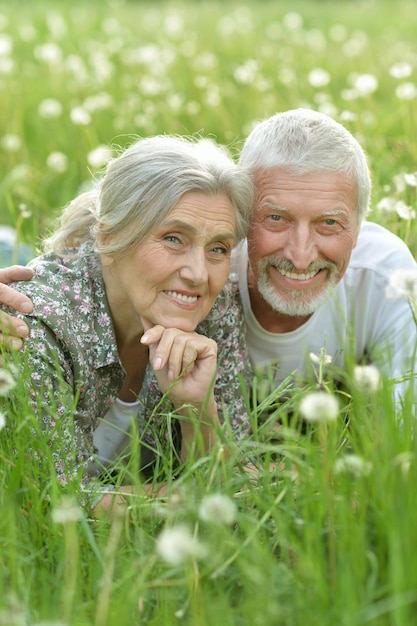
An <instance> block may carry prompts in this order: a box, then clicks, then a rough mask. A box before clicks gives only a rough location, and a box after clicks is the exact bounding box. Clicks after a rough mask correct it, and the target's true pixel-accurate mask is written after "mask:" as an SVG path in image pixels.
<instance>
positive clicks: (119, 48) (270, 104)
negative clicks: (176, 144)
mask: <svg viewBox="0 0 417 626" xmlns="http://www.w3.org/2000/svg"><path fill="white" fill-rule="evenodd" d="M416 26H417V17H416V15H415V7H414V2H406V1H405V0H404V1H399V0H398V1H390V0H386V1H383V0H379V1H378V0H374V1H373V2H372V1H366V2H365V1H363V2H359V1H358V2H349V1H348V0H345V1H342V0H339V1H336V2H330V0H329V1H323V0H322V1H319V0H317V1H313V0H310V1H307V0H304V1H302V0H298V1H297V0H294V1H292V2H289V1H288V0H280V1H279V2H278V1H275V2H272V1H271V2H267V1H265V2H256V3H255V2H246V3H244V4H242V3H241V2H211V1H210V0H208V1H206V2H204V1H201V2H197V1H196V2H191V1H190V2H170V3H168V2H162V1H161V2H140V1H137V2H133V1H132V2H121V1H113V2H104V1H98V0H97V1H94V0H91V1H88V2H81V1H72V2H66V1H64V0H56V1H55V2H52V1H50V2H46V1H42V0H36V2H35V1H32V2H29V1H17V0H14V1H13V0H12V1H9V2H7V3H6V2H0V51H1V52H0V98H1V99H0V102H1V105H0V106H1V113H2V114H1V116H0V171H1V173H2V175H1V180H0V222H2V223H9V224H12V225H14V226H15V227H16V228H17V230H18V232H19V237H20V239H21V241H24V242H27V243H30V244H32V245H35V246H36V245H37V243H38V240H39V238H40V237H42V236H43V235H44V234H45V232H47V231H48V229H49V228H50V227H51V225H52V223H53V219H54V218H55V216H56V215H58V214H59V212H60V211H61V209H62V207H63V206H64V205H65V204H66V203H67V202H68V201H69V200H70V199H71V198H72V197H73V196H74V195H75V194H76V193H77V192H78V190H79V188H80V187H81V186H82V185H83V184H85V182H86V181H89V180H90V178H91V173H92V174H93V175H96V174H98V173H99V170H100V167H99V166H95V165H93V164H91V163H89V158H88V155H89V153H91V152H92V151H93V150H95V149H96V148H97V147H98V146H100V145H108V144H111V145H118V146H121V147H124V146H125V145H127V144H128V143H129V141H130V140H131V138H132V136H133V135H136V134H138V135H149V134H155V133H161V132H167V133H182V134H184V133H185V134H193V133H195V132H199V131H201V132H203V134H212V135H214V136H216V137H217V138H218V140H219V141H221V142H224V143H227V144H229V145H231V146H232V151H233V154H235V155H236V156H237V155H238V152H239V148H240V146H241V143H242V141H243V139H244V137H245V135H246V133H247V132H248V131H249V130H250V128H251V127H252V125H253V123H254V122H255V121H256V120H258V119H261V118H264V117H266V116H268V115H270V114H273V113H274V112H275V111H278V110H284V109H288V108H293V107H297V106H303V105H306V106H311V107H314V108H320V109H321V110H324V111H328V112H331V113H332V115H334V116H335V117H336V119H340V120H341V121H344V123H345V124H346V125H347V127H348V128H349V129H350V130H351V131H352V132H353V133H354V134H355V135H356V136H357V137H358V139H360V141H361V143H362V144H363V146H364V147H365V149H366V151H367V153H368V155H369V158H370V163H371V168H372V172H373V180H374V192H373V207H374V210H373V213H372V214H371V219H373V220H375V221H378V222H379V223H381V224H383V225H385V226H387V227H388V228H389V229H391V230H392V231H393V232H395V233H397V234H398V235H399V236H400V237H402V238H403V239H405V240H406V241H407V243H408V244H409V246H410V248H411V249H412V251H413V253H414V254H417V234H416V228H415V218H412V217H411V218H410V219H404V218H402V217H400V216H399V215H398V213H397V212H396V211H393V212H384V211H382V210H377V208H376V207H377V204H378V202H379V201H380V200H382V199H383V198H386V197H395V199H396V200H402V201H404V202H405V203H406V204H407V205H409V206H411V207H412V208H413V209H414V210H415V208H416V200H417V198H416V189H417V188H416V187H414V186H412V185H406V186H405V188H404V189H402V190H401V189H397V188H396V187H395V180H396V177H397V176H399V175H401V174H404V173H409V174H410V173H412V172H415V171H416V169H417V167H416V161H417V132H416V120H417V98H416V97H414V98H412V99H405V98H404V97H401V90H400V92H399V94H398V91H396V90H397V88H398V87H399V86H401V85H404V84H406V83H408V84H409V85H408V89H409V90H410V91H412V87H413V86H414V89H417V81H416V72H417V63H416V58H417V42H416V38H415V33H416ZM51 44H53V45H51ZM7 50H9V51H7ZM46 59H49V61H48V60H46ZM398 64H402V65H398ZM393 67H394V68H395V67H398V68H399V69H401V68H403V70H407V69H410V72H411V73H410V74H409V75H408V76H406V75H404V74H403V77H395V76H393V75H392V73H393V70H392V68H393ZM316 69H321V70H324V71H325V74H321V76H328V77H329V82H326V81H324V83H325V84H322V85H321V86H313V85H312V84H311V81H312V78H311V74H310V73H311V72H312V71H313V70H316ZM394 73H395V72H394ZM406 73H407V72H406V71H405V74H406ZM357 75H370V76H371V77H374V79H376V81H377V84H378V87H377V89H376V90H375V91H373V92H370V93H368V94H363V95H358V94H355V93H354V92H352V88H353V86H354V82H355V76H357ZM316 76H317V74H316ZM319 77H320V75H319ZM313 82H314V80H313ZM371 82H372V79H368V82H367V83H366V85H370V84H371ZM98 96H100V97H98ZM50 98H52V99H53V100H55V101H56V102H58V106H59V105H60V109H61V113H60V114H59V116H58V117H43V116H42V115H41V114H40V113H39V106H40V104H41V103H42V102H44V101H45V100H47V99H50ZM76 107H81V108H82V109H83V110H84V111H88V112H89V114H90V116H91V122H90V123H89V124H87V125H80V124H75V123H73V122H72V121H71V117H70V114H71V111H73V110H74V108H76ZM55 152H59V153H62V155H64V157H61V159H63V160H61V164H63V171H61V172H60V171H57V170H56V169H54V168H53V167H51V165H49V166H48V164H47V163H48V157H49V163H51V159H50V155H51V153H55ZM52 165H53V162H52ZM64 168H65V169H64ZM346 378H347V384H346V396H344V397H343V398H341V400H342V399H343V402H342V410H341V415H340V416H339V418H338V420H337V421H336V422H334V423H330V424H328V425H317V426H311V427H310V428H308V429H307V431H306V432H305V431H304V430H303V429H302V428H301V424H300V420H299V418H298V413H297V402H298V400H297V398H295V399H294V400H292V401H291V402H290V403H289V404H288V406H284V407H281V408H280V407H279V406H278V405H277V402H276V396H277V395H278V394H277V393H275V394H273V395H271V396H267V397H266V398H265V399H263V404H262V408H263V409H264V410H265V412H267V413H271V414H273V415H274V412H275V416H273V417H271V418H270V419H269V420H267V421H266V423H264V424H263V425H262V424H260V423H258V419H257V418H258V413H259V409H253V411H252V420H253V423H254V432H255V434H254V437H253V441H252V442H250V443H249V442H246V443H243V444H240V446H239V448H238V449H237V450H236V451H235V452H234V453H233V454H232V458H231V459H229V460H228V461H224V460H222V456H221V453H220V451H219V450H217V449H216V450H213V452H212V453H211V454H210V455H209V456H208V457H207V458H205V459H202V460H201V459H200V460H198V459H191V460H190V462H189V463H188V464H187V466H186V467H185V468H184V470H183V472H182V473H181V475H180V477H179V478H178V479H177V480H176V481H175V487H176V490H175V492H173V493H172V494H171V495H170V496H168V497H167V498H166V499H161V500H155V501H153V500H149V499H146V498H139V497H136V498H131V499H130V511H129V518H128V519H120V518H116V519H115V520H114V521H113V522H109V521H105V520H93V519H89V518H88V516H87V515H86V514H85V513H84V514H83V515H82V517H81V519H78V520H77V519H75V520H73V521H71V520H70V519H69V520H67V521H66V522H64V523H59V522H54V519H55V517H54V516H56V514H57V511H58V512H59V511H60V510H61V509H62V507H63V503H62V497H63V496H64V495H65V494H64V492H63V489H62V487H61V486H60V485H58V484H56V481H55V480H54V478H53V471H51V461H50V451H49V448H48V447H47V446H46V444H45V442H44V441H43V438H42V435H41V433H40V432H39V425H38V424H37V421H36V419H35V417H34V416H33V415H32V413H31V410H30V408H29V407H28V406H27V405H25V401H24V397H25V396H24V393H23V390H22V392H19V390H18V393H17V396H18V398H19V402H15V403H14V405H12V406H11V405H10V404H9V401H7V400H6V399H4V401H3V407H2V408H0V410H1V411H3V413H5V414H6V426H5V427H4V428H3V429H2V430H1V432H0V511H1V515H0V589H1V593H0V626H21V625H24V626H35V625H36V624H37V625H38V626H40V625H41V624H42V625H46V624H49V625H50V626H53V625H55V626H57V625H58V624H59V625H61V626H62V625H67V626H69V625H71V626H72V625H73V626H84V625H85V626H87V625H88V626H90V625H91V626H93V625H94V626H113V625H114V624H116V625H118V624H120V625H123V626H124V625H125V624H129V625H142V624H147V625H154V626H161V625H164V626H169V625H171V624H178V623H180V624H185V625H189V626H206V625H207V626H208V625H210V626H211V625H213V626H214V625H217V624H221V625H222V626H229V625H230V626H232V625H233V626H258V625H259V626H299V625H300V626H301V625H302V626H310V625H312V624H320V626H327V625H329V626H330V625H331V626H335V625H337V626H356V625H358V626H359V625H368V624H372V626H410V625H412V624H414V623H416V617H415V616H416V612H417V568H416V567H415V555H416V554H417V532H416V528H417V490H416V488H415V485H416V479H417V449H416V432H415V428H416V426H415V421H414V420H412V419H411V408H410V407H411V405H406V406H405V407H404V410H403V424H402V427H399V425H398V423H397V422H396V420H395V417H394V409H393V407H392V404H391V401H390V399H389V398H390V396H389V385H388V383H387V382H386V381H384V383H383V387H382V389H381V390H380V391H379V392H378V394H376V395H375V396H372V395H371V396H369V395H366V394H365V393H363V392H360V391H359V390H357V389H356V388H355V386H354V385H353V383H352V380H351V377H350V375H349V374H348V375H347V377H346ZM325 382H326V384H329V385H331V382H330V381H325ZM20 384H21V382H20V381H19V382H18V385H20ZM277 417H279V418H280V419H281V420H282V421H283V423H284V425H285V428H284V430H282V431H281V433H280V438H279V439H275V438H274V429H273V424H274V422H275V419H276V418H277ZM34 443H36V448H37V449H39V450H40V451H43V456H42V463H38V462H34V459H33V454H32V453H31V448H33V446H34ZM254 444H255V445H254ZM348 453H349V454H355V455H356V456H357V457H359V459H360V460H362V465H360V466H359V467H360V468H362V471H361V470H360V469H359V470H358V471H357V472H356V474H355V471H354V470H350V471H349V470H346V471H338V467H339V469H340V459H343V457H344V455H346V454H348ZM246 456H249V457H250V458H251V459H252V460H253V461H254V462H255V463H256V465H257V466H258V468H259V471H258V475H257V477H256V479H255V478H254V477H253V476H252V477H251V476H248V474H247V473H245V472H244V471H243V470H242V469H241V468H239V460H240V459H243V458H245V457H246ZM134 462H137V459H133V463H134ZM272 462H274V463H276V465H275V468H274V469H271V468H270V464H271V463H272ZM164 465H165V469H166V472H167V476H168V478H169V477H170V473H171V469H170V459H169V458H168V457H167V458H166V459H165V463H164ZM355 467H356V466H355ZM216 493H222V494H225V495H227V496H228V497H229V498H230V499H233V501H234V502H235V503H236V505H237V512H236V519H235V522H234V523H233V524H227V525H216V524H214V523H209V522H207V521H204V520H202V519H201V517H200V515H199V507H200V504H201V502H202V500H203V499H204V498H205V497H206V496H207V495H209V494H216ZM70 504H71V502H70ZM64 505H65V500H64ZM64 512H65V511H64ZM67 517H68V515H67ZM180 523H181V524H186V525H187V528H188V529H189V530H190V532H191V533H193V534H194V536H195V538H197V539H198V541H199V542H200V543H201V544H203V546H204V547H205V552H204V554H202V555H201V558H199V559H197V558H193V557H190V558H189V559H187V560H186V561H185V562H184V563H183V564H181V565H179V566H171V565H168V564H167V563H166V562H165V561H164V560H163V559H161V557H160V556H159V554H158V552H157V538H158V537H159V535H160V532H161V531H162V529H163V528H165V527H171V526H173V527H176V526H177V525H178V524H180ZM190 545H191V544H190Z"/></svg>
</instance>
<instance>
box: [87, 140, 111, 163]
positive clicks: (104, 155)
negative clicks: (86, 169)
mask: <svg viewBox="0 0 417 626" xmlns="http://www.w3.org/2000/svg"><path fill="white" fill-rule="evenodd" d="M111 157H112V150H111V148H110V147H109V146H104V145H100V146H97V148H94V150H91V151H90V152H89V153H88V155H87V161H88V164H89V165H91V167H101V166H102V165H105V164H106V163H107V161H109V160H110V159H111Z"/></svg>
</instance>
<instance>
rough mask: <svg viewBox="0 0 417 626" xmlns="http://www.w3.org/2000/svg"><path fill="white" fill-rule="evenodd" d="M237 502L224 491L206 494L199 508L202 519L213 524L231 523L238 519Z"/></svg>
mask: <svg viewBox="0 0 417 626" xmlns="http://www.w3.org/2000/svg"><path fill="white" fill-rule="evenodd" d="M236 513H237V507H236V504H235V503H234V502H233V500H231V498H229V497H228V496H225V495H224V494H222V493H213V494H211V495H209V496H206V497H205V498H204V500H203V501H202V503H201V504H200V507H199V509H198V514H199V516H200V519H202V520H203V521H204V522H209V523H211V524H219V525H221V524H225V525H230V524H233V522H234V521H235V520H236Z"/></svg>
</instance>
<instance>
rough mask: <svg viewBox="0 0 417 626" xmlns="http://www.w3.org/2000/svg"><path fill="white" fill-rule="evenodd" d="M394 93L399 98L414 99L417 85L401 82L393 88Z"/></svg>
mask: <svg viewBox="0 0 417 626" xmlns="http://www.w3.org/2000/svg"><path fill="white" fill-rule="evenodd" d="M395 95H396V96H397V98H398V99H399V100H414V99H415V98H417V87H416V85H415V84H414V83H411V82H406V83H401V85H398V86H397V88H396V89H395Z"/></svg>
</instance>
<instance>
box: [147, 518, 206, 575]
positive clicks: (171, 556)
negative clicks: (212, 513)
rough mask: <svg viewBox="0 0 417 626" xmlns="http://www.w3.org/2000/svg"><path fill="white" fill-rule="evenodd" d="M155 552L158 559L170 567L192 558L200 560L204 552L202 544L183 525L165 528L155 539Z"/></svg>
mask: <svg viewBox="0 0 417 626" xmlns="http://www.w3.org/2000/svg"><path fill="white" fill-rule="evenodd" d="M156 550H157V553H158V555H159V556H160V558H161V559H162V560H163V561H165V562H166V563H168V565H171V566H172V567H177V566H179V565H182V564H184V563H186V562H187V561H189V560H190V559H192V558H202V557H203V556H204V552H205V551H204V548H203V546H202V544H201V543H200V542H199V541H198V539H197V538H196V537H194V536H193V535H192V534H191V531H190V529H189V528H188V527H187V526H185V525H178V526H174V527H173V528H165V529H164V530H163V531H162V532H161V534H160V535H159V537H158V539H157V542H156Z"/></svg>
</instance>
